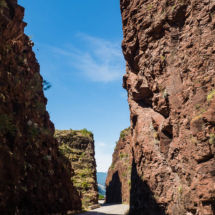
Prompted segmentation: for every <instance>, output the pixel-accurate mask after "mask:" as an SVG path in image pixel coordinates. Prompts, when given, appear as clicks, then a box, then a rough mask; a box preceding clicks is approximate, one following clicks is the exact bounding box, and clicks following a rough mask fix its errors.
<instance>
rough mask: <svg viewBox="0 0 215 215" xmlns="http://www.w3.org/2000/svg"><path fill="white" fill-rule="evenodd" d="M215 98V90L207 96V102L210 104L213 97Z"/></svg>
mask: <svg viewBox="0 0 215 215" xmlns="http://www.w3.org/2000/svg"><path fill="white" fill-rule="evenodd" d="M214 96H215V90H214V89H213V90H212V91H211V92H210V93H209V95H208V96H207V102H208V103H210V102H211V100H212V99H213V97H214Z"/></svg>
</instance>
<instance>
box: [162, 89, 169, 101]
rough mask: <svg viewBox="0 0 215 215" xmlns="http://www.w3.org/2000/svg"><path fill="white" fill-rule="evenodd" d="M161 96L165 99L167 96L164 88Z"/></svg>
mask: <svg viewBox="0 0 215 215" xmlns="http://www.w3.org/2000/svg"><path fill="white" fill-rule="evenodd" d="M162 97H163V98H164V99H166V98H167V97H168V92H167V90H166V89H165V90H164V91H163V93H162Z"/></svg>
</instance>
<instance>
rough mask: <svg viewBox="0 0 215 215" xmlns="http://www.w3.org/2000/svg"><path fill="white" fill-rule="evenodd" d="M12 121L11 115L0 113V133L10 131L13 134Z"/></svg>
mask: <svg viewBox="0 0 215 215" xmlns="http://www.w3.org/2000/svg"><path fill="white" fill-rule="evenodd" d="M12 121H13V116H8V115H7V114H2V115H0V122H1V123H0V133H6V132H10V133H11V134H12V135H14V133H15V131H16V126H15V125H14V124H13V122H12Z"/></svg>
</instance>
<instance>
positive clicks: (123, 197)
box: [105, 128, 132, 203]
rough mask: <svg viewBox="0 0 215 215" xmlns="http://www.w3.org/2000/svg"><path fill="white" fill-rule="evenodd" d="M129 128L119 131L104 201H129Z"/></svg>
mask: <svg viewBox="0 0 215 215" xmlns="http://www.w3.org/2000/svg"><path fill="white" fill-rule="evenodd" d="M130 139H131V133H130V129H129V128H128V129H125V130H123V131H122V132H121V135H120V138H119V141H118V142H117V144H116V147H115V150H114V153H113V160H112V164H111V166H110V167H109V169H108V175H107V179H106V182H105V184H106V203H122V202H126V203H129V200H130V187H131V165H132V156H131V148H130Z"/></svg>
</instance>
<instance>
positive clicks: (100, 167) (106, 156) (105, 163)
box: [95, 147, 112, 172]
mask: <svg viewBox="0 0 215 215" xmlns="http://www.w3.org/2000/svg"><path fill="white" fill-rule="evenodd" d="M95 158H96V164H97V172H107V171H108V168H109V167H110V165H111V162H112V153H107V152H104V151H103V150H101V149H100V148H99V147H96V155H95Z"/></svg>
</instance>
